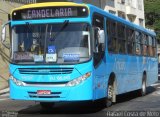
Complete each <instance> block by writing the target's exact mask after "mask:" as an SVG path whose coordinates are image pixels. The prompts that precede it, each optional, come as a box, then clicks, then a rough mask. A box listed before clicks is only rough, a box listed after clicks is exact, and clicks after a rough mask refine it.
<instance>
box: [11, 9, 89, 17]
mask: <svg viewBox="0 0 160 117" xmlns="http://www.w3.org/2000/svg"><path fill="white" fill-rule="evenodd" d="M86 16H88V10H87V8H86V7H46V8H32V9H23V10H17V11H14V12H13V13H12V20H31V19H50V18H65V17H86Z"/></svg>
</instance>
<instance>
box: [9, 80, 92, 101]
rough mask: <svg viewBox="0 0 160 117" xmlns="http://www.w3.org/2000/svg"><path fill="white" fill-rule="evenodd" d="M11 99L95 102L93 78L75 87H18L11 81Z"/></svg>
mask: <svg viewBox="0 0 160 117" xmlns="http://www.w3.org/2000/svg"><path fill="white" fill-rule="evenodd" d="M38 90H49V91H51V94H50V95H38V94H37V91H38ZM10 98H11V99H13V100H30V101H40V102H59V101H85V100H93V88H92V80H91V78H89V79H87V80H86V81H84V82H82V83H81V84H79V85H77V86H74V87H46V86H45V87H43V86H41V87H37V86H17V85H16V84H15V83H14V82H13V81H12V80H10Z"/></svg>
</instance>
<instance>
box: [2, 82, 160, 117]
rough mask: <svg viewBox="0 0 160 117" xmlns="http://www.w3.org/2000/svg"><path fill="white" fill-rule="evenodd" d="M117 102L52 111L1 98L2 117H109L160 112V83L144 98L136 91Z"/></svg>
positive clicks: (60, 106)
mask: <svg viewBox="0 0 160 117" xmlns="http://www.w3.org/2000/svg"><path fill="white" fill-rule="evenodd" d="M117 100H118V101H117V103H115V104H114V105H113V106H111V107H109V108H104V107H103V106H101V105H100V103H99V102H96V104H97V105H96V104H95V103H91V102H74V103H73V102H72V103H69V102H63V103H62V102H61V103H57V104H56V105H55V107H54V108H53V109H51V110H43V109H41V107H40V105H39V103H35V102H32V101H14V100H10V99H8V94H5V95H2V96H0V111H1V112H0V116H2V117H6V116H5V114H7V113H8V114H11V115H12V116H11V117H14V116H13V115H14V114H15V115H16V114H18V117H71V116H74V117H75V116H76V117H77V116H78V117H82V116H83V117H108V116H109V115H108V112H112V111H117V112H119V111H160V82H159V83H157V84H155V85H154V86H150V87H148V94H147V95H146V96H144V97H139V96H138V95H137V92H135V91H134V92H131V93H127V94H123V95H119V96H118V98H117ZM156 115H157V116H160V115H158V114H156ZM8 117H10V116H8ZM15 117H16V116H15Z"/></svg>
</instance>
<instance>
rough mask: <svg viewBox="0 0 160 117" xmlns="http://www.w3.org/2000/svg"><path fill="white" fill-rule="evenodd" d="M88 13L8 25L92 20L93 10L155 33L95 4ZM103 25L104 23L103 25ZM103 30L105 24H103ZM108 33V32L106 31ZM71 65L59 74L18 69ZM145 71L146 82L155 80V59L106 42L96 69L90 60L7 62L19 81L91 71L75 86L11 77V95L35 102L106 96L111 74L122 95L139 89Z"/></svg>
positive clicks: (56, 78)
mask: <svg viewBox="0 0 160 117" xmlns="http://www.w3.org/2000/svg"><path fill="white" fill-rule="evenodd" d="M88 7H89V8H90V14H89V16H88V17H87V18H66V19H62V18H61V19H45V20H27V21H13V22H11V26H14V25H22V24H25V23H26V22H29V23H31V24H48V23H63V22H64V21H65V20H69V22H72V23H76V22H77V23H78V22H86V23H89V24H91V23H92V16H93V14H94V13H95V12H97V13H100V14H102V15H104V17H105V21H106V20H107V18H111V19H114V20H116V21H118V22H121V23H123V24H126V25H128V26H130V27H132V28H134V29H137V30H140V31H143V32H145V33H146V34H149V35H151V36H155V33H154V32H151V31H148V30H146V29H144V28H142V27H139V26H137V25H135V24H133V23H130V22H128V21H125V20H123V19H121V18H118V17H116V16H114V15H112V14H110V13H108V12H105V11H103V10H101V9H99V8H97V7H95V6H92V5H88ZM105 26H106V25H105ZM105 29H106V27H105ZM106 35H107V34H106ZM107 39H108V38H107V37H106V40H107ZM62 67H65V68H73V72H72V73H71V74H67V75H66V74H61V75H56V74H55V75H51V74H48V75H42V74H39V75H38V74H37V75H35V74H21V73H20V69H25V68H30V69H32V68H43V69H45V68H62ZM144 71H145V72H146V73H147V85H148V86H149V85H151V84H153V83H154V82H156V81H157V80H158V60H157V58H151V57H142V56H137V55H123V54H114V53H108V49H107V41H106V50H105V56H104V58H103V60H102V62H101V64H100V65H99V66H98V67H97V68H95V67H94V65H93V60H90V61H88V62H86V63H81V64H76V65H13V64H10V73H11V74H12V75H13V76H14V77H15V78H16V79H18V80H21V81H24V82H42V83H43V82H54V83H56V82H57V83H59V82H69V81H71V80H73V79H76V78H78V77H80V76H82V75H84V74H86V73H87V72H91V76H90V77H89V78H88V79H87V80H85V81H84V82H82V83H81V84H79V85H77V86H74V87H67V86H64V87H54V86H53V87H47V86H41V87H40V86H39V87H38V86H26V87H24V86H17V85H16V84H15V83H14V82H13V81H12V80H10V97H11V98H12V99H15V100H34V101H53V102H54V101H82V100H96V99H100V98H104V97H107V87H108V80H109V77H110V75H111V73H114V74H115V75H116V94H122V93H126V92H129V91H133V90H137V89H140V88H141V86H142V77H143V72H144ZM37 90H51V92H52V93H53V94H52V95H50V97H48V98H47V97H45V98H44V97H43V96H41V97H38V96H37V95H36V93H37Z"/></svg>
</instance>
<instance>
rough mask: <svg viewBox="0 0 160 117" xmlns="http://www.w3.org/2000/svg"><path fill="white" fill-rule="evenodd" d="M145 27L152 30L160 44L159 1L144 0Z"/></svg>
mask: <svg viewBox="0 0 160 117" xmlns="http://www.w3.org/2000/svg"><path fill="white" fill-rule="evenodd" d="M144 9H145V19H146V27H148V28H151V29H154V30H155V32H156V33H157V39H158V41H159V42H160V0H144Z"/></svg>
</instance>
